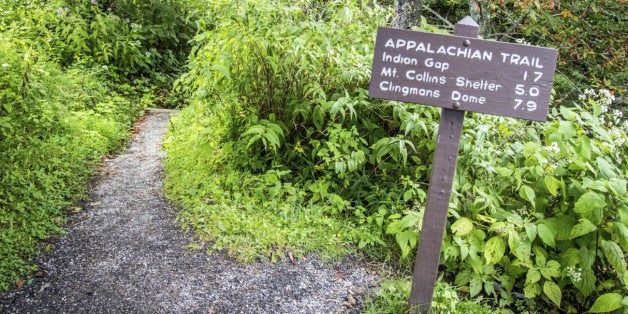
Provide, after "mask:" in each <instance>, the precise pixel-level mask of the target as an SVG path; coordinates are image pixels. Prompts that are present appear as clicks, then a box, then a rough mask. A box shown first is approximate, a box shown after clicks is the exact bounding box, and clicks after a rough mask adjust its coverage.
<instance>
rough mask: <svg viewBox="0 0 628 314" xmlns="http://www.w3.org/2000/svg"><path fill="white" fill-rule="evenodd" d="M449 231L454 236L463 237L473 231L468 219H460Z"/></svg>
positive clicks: (471, 223)
mask: <svg viewBox="0 0 628 314" xmlns="http://www.w3.org/2000/svg"><path fill="white" fill-rule="evenodd" d="M451 231H452V232H453V233H454V234H455V235H456V236H459V237H462V236H465V235H467V234H469V233H471V231H473V222H472V221H471V220H470V219H468V218H465V217H461V218H460V219H458V220H456V222H454V223H453V224H452V225H451Z"/></svg>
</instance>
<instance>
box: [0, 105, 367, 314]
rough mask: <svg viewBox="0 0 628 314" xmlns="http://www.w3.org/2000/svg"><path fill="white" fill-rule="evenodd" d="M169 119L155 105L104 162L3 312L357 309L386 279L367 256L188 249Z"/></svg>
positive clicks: (1, 303) (2, 304)
mask: <svg viewBox="0 0 628 314" xmlns="http://www.w3.org/2000/svg"><path fill="white" fill-rule="evenodd" d="M169 116H170V112H168V111H161V110H155V111H152V112H151V113H150V114H148V115H147V116H146V118H145V119H144V120H143V121H142V122H141V123H139V124H138V126H139V128H140V130H141V131H140V132H139V133H138V134H137V135H136V137H135V139H134V141H133V143H132V144H131V147H130V148H129V149H128V150H127V152H126V153H125V154H124V155H120V156H118V157H116V158H111V159H105V161H104V162H105V164H106V166H105V168H104V169H103V172H102V174H100V175H98V176H97V177H96V178H95V180H94V184H93V185H92V187H91V190H90V191H91V200H89V201H88V202H86V203H84V204H83V206H82V212H81V213H80V214H77V215H76V216H75V217H74V218H73V219H72V220H71V221H70V222H69V223H68V225H67V228H66V229H67V230H68V234H67V235H64V236H59V237H56V238H55V239H53V240H54V241H55V243H54V245H53V250H52V251H51V252H49V253H46V254H44V255H42V256H40V257H39V258H38V260H37V263H38V264H39V266H40V269H41V270H40V271H39V272H38V273H37V274H36V277H35V278H34V280H33V282H32V283H31V284H29V285H26V286H24V287H23V288H22V289H20V290H18V291H12V292H9V293H0V312H2V313H24V312H25V313H33V312H50V313H85V312H89V313H93V312H96V313H101V312H114V313H120V312H141V313H143V312H153V313H154V312H157V313H189V312H194V313H329V312H356V311H357V308H359V306H360V304H361V302H362V300H363V293H364V292H366V291H367V290H368V289H371V288H372V287H373V286H374V285H375V284H376V282H377V280H378V278H377V276H376V275H375V274H372V273H370V272H368V271H367V269H366V268H365V265H364V264H363V263H361V262H359V261H353V260H347V261H343V262H338V263H334V264H329V263H323V262H321V261H320V260H319V259H318V258H316V257H313V256H312V257H308V258H306V259H303V260H299V261H297V262H296V264H292V263H290V262H283V263H276V264H267V263H254V264H249V265H242V264H240V263H238V262H237V261H234V260H233V259H230V258H228V257H227V256H226V255H225V254H222V253H213V254H210V255H208V254H205V253H202V252H190V251H188V250H185V249H184V248H183V247H184V246H185V245H186V244H188V243H190V242H191V241H192V240H193V239H192V238H191V237H190V236H189V235H188V234H185V233H184V232H183V231H181V229H180V228H179V227H178V226H177V225H176V224H175V223H174V211H175V208H174V206H173V205H172V204H171V203H169V202H168V201H167V200H166V199H165V198H164V197H163V196H162V191H161V187H162V184H163V168H162V164H161V159H162V158H163V157H164V155H165V153H164V152H163V151H162V150H161V149H160V147H161V139H162V137H163V134H164V133H165V130H166V125H167V123H168V121H169Z"/></svg>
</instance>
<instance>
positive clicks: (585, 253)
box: [578, 246, 595, 269]
mask: <svg viewBox="0 0 628 314" xmlns="http://www.w3.org/2000/svg"><path fill="white" fill-rule="evenodd" d="M578 257H579V258H580V266H582V268H584V269H591V267H593V263H594V262H595V251H590V250H589V249H587V248H586V247H584V246H583V247H581V248H580V252H579V254H578Z"/></svg>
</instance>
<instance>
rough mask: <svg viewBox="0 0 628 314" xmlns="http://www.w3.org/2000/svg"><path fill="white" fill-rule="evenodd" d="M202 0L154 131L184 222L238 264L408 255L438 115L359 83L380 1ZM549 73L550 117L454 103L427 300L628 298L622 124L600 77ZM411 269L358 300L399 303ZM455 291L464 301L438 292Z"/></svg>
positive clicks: (519, 305)
mask: <svg viewBox="0 0 628 314" xmlns="http://www.w3.org/2000/svg"><path fill="white" fill-rule="evenodd" d="M207 8H208V10H209V12H211V13H210V15H209V16H208V17H205V18H204V19H202V21H203V22H201V23H199V25H202V27H201V29H200V30H199V34H198V35H197V36H196V38H195V40H194V42H195V45H196V47H195V49H194V50H193V52H192V54H191V57H190V60H189V64H188V65H189V71H188V72H187V73H186V74H184V75H183V76H182V77H181V78H180V80H179V81H178V83H177V85H176V87H175V90H177V91H178V92H179V93H181V94H182V95H186V98H187V101H188V106H187V107H186V108H185V109H184V110H183V111H182V112H181V114H180V115H178V116H177V117H175V118H173V120H172V124H171V126H170V133H169V135H168V136H167V139H166V148H167V151H168V159H167V161H166V169H167V181H166V187H167V189H168V194H169V196H170V197H171V198H172V199H173V200H175V201H177V202H179V203H180V204H181V205H182V206H183V210H182V212H181V213H180V215H179V217H180V220H181V221H182V222H183V223H184V225H186V226H187V227H190V228H193V229H194V230H195V232H196V234H197V236H198V237H199V238H200V239H202V240H206V241H209V242H210V243H211V245H212V249H213V250H223V249H224V250H226V251H228V252H230V253H231V254H232V255H233V256H236V257H238V258H240V259H242V260H252V259H262V260H266V259H270V260H277V259H281V258H284V257H285V256H287V255H288V254H292V255H294V256H301V255H303V254H306V253H308V252H319V253H321V254H323V255H325V256H330V257H334V256H340V255H342V254H347V253H351V252H361V253H363V254H366V255H368V256H370V257H372V258H377V259H380V260H388V261H392V262H393V263H395V264H396V265H397V266H401V267H403V266H404V265H405V266H406V267H407V266H408V265H409V264H410V263H411V261H412V256H413V254H412V252H413V251H414V249H415V247H416V243H417V240H418V238H419V237H420V230H419V226H420V223H421V220H422V214H423V210H424V206H425V202H426V191H427V188H428V180H429V175H430V164H431V159H432V154H433V149H434V145H435V130H436V125H437V124H438V119H439V113H438V110H436V109H434V108H430V107H425V106H420V105H413V104H404V103H399V102H389V101H382V100H376V99H370V98H369V97H368V96H367V88H368V80H369V76H370V66H371V58H372V56H371V54H372V50H373V43H374V33H375V30H376V27H377V26H379V25H387V24H389V23H390V22H391V18H392V14H391V13H392V12H391V10H390V9H388V8H385V7H380V6H377V5H374V4H373V3H372V2H369V1H348V2H347V1H307V0H302V1H296V2H295V1H290V2H288V1H256V0H248V1H229V0H212V1H208V6H207ZM422 27H423V29H424V30H425V31H432V32H444V31H443V30H439V29H437V28H435V27H432V26H430V25H427V24H423V26H422ZM561 62H562V61H561ZM562 64H563V65H564V64H566V63H564V62H563V63H562ZM565 73H567V72H565ZM557 79H558V80H559V82H557V84H558V87H560V88H559V89H557V91H556V93H555V94H554V99H560V100H561V102H560V103H556V102H554V103H553V104H552V105H551V109H550V118H549V120H548V122H546V123H537V122H525V121H520V120H515V119H510V118H500V117H494V116H489V115H479V114H468V115H467V116H468V117H467V119H466V121H465V126H464V133H463V138H462V144H461V148H460V160H459V162H458V167H457V174H456V176H455V182H454V191H455V192H454V193H453V196H452V200H451V204H450V213H449V221H448V224H447V234H446V236H445V239H444V247H443V251H442V255H441V266H442V269H443V272H444V275H445V278H449V279H448V280H449V283H440V285H441V286H442V291H443V292H442V293H441V295H437V297H436V299H435V302H436V303H435V304H437V306H436V308H438V309H439V310H442V311H454V312H456V311H458V312H459V311H467V310H468V311H488V310H489V308H488V307H486V305H487V304H491V306H494V307H499V308H501V309H503V310H504V311H506V310H512V311H517V312H521V311H531V312H534V311H541V312H546V311H547V312H551V311H565V312H569V313H576V312H583V311H592V312H603V311H614V310H618V311H621V309H622V308H623V309H625V308H626V307H627V306H628V305H627V301H628V299H625V298H624V296H625V295H626V292H627V291H628V290H627V286H626V284H627V283H628V272H627V269H626V257H625V252H627V251H628V227H627V226H628V198H627V194H628V193H627V190H626V184H627V181H626V175H627V173H628V165H627V164H626V156H628V148H627V145H626V140H627V136H626V132H627V129H628V126H627V124H626V121H625V120H624V119H623V118H622V116H621V111H619V110H616V108H615V107H613V99H614V96H613V94H612V93H611V92H609V90H607V89H604V88H602V89H600V88H595V89H586V88H582V89H578V88H575V87H574V86H571V85H570V86H569V89H568V91H567V92H568V93H573V92H574V91H576V92H577V93H578V94H579V96H578V97H563V96H564V95H563V94H561V93H562V92H563V91H564V90H567V88H564V87H565V86H566V85H565V84H562V83H561V82H566V81H569V82H570V79H569V77H568V75H562V74H561V75H559V76H558V77H557ZM578 91H579V92H578ZM407 283H408V282H407V280H403V279H402V280H401V283H399V282H398V281H393V282H391V283H390V284H388V285H387V286H385V287H384V288H383V290H382V292H381V293H380V294H379V295H378V296H374V299H373V302H372V304H371V308H370V309H369V310H368V311H373V312H379V311H386V308H387V307H390V308H389V309H388V310H389V311H391V312H395V311H396V310H394V309H395V308H396V307H394V304H404V305H405V304H406V301H404V298H407V293H399V291H404V290H403V289H405V288H404V287H407ZM444 294H448V295H450V296H451V298H446V297H445V298H443V295H444ZM468 297H471V298H472V300H471V301H468V302H463V304H464V305H461V306H463V307H462V308H461V307H458V306H456V305H455V304H454V302H453V301H452V302H451V303H447V301H446V300H445V299H447V300H457V299H458V298H468ZM405 300H407V299H405ZM439 300H440V301H439ZM438 302H441V303H438ZM439 304H440V305H439ZM397 309H399V308H397Z"/></svg>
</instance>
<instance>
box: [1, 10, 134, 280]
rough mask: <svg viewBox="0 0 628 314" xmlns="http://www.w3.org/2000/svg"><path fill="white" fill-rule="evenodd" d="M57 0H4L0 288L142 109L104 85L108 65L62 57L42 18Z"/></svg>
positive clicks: (18, 271)
mask: <svg viewBox="0 0 628 314" xmlns="http://www.w3.org/2000/svg"><path fill="white" fill-rule="evenodd" d="M60 3H61V2H50V3H48V4H46V5H43V4H39V5H37V4H33V3H30V2H29V3H22V2H21V1H20V2H17V1H15V2H12V1H3V2H2V4H3V10H4V11H3V13H2V14H3V15H4V17H5V18H6V19H3V20H2V23H1V24H0V27H1V29H0V30H1V32H0V60H2V61H0V62H1V63H2V64H1V65H0V255H1V256H2V259H0V290H6V289H8V288H10V287H11V286H14V285H16V284H18V282H24V281H23V278H24V277H25V276H27V274H28V273H29V272H30V271H32V270H33V269H35V266H34V265H32V262H31V260H30V259H31V257H32V256H33V255H34V254H36V253H37V252H38V251H39V249H40V248H41V245H40V244H41V243H40V241H41V240H43V239H46V238H48V237H50V236H51V235H52V234H55V233H60V232H62V228H61V223H62V222H63V221H64V215H65V214H66V213H67V210H68V209H69V207H70V205H71V204H72V203H73V202H74V201H76V200H77V199H78V198H80V197H82V196H83V195H84V193H85V192H86V186H87V179H88V178H89V176H90V175H91V174H92V173H93V172H94V170H95V167H94V166H95V164H96V163H97V162H99V160H100V156H102V155H103V154H105V153H107V152H110V151H115V150H118V149H119V148H120V147H121V146H122V144H123V143H124V140H125V139H126V138H127V137H128V134H129V132H128V131H129V129H130V126H131V121H133V119H134V118H136V117H137V116H138V115H139V114H141V113H142V112H143V109H144V108H143V106H142V105H140V104H134V103H131V102H130V101H129V99H127V98H125V97H122V96H120V95H118V94H117V93H116V92H114V91H113V90H112V89H111V88H110V87H109V86H107V84H106V83H104V82H105V77H106V76H105V74H104V73H103V72H104V70H103V69H101V68H96V69H93V68H87V67H81V66H76V67H69V68H68V67H66V68H63V67H62V66H61V65H59V64H58V63H57V61H58V59H57V56H56V55H55V54H54V53H51V47H49V46H48V44H49V40H50V39H51V38H52V37H54V36H52V35H50V33H49V32H48V30H47V29H46V27H45V26H46V25H47V23H48V22H51V21H54V20H55V19H56V13H55V7H56V5H60ZM40 22H41V24H40ZM18 24H20V26H19V27H17V25H18ZM18 278H22V279H18ZM18 285H19V284H18Z"/></svg>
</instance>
